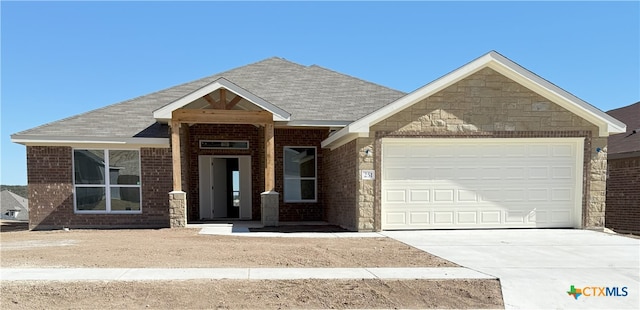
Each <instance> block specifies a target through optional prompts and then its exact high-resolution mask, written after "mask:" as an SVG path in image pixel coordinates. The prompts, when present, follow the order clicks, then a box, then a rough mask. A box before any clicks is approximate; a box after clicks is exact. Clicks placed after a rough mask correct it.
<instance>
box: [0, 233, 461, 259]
mask: <svg viewBox="0 0 640 310" xmlns="http://www.w3.org/2000/svg"><path fill="white" fill-rule="evenodd" d="M198 231H199V230H198V229H158V230H149V229H144V230H143V229H140V230H71V231H62V230H57V231H15V232H3V233H1V234H0V240H1V241H0V248H1V254H2V261H1V263H0V264H1V266H2V267H92V268H96V267H97V268H107V267H110V268H145V267H158V268H160V267H162V268H172V267H185V268H186V267H191V268H205V267H206V268H215V267H414V266H419V267H455V266H456V265H455V264H453V263H451V262H448V261H446V260H443V259H441V258H439V257H437V256H433V255H430V254H428V253H425V252H422V251H420V250H418V249H415V248H413V247H410V246H407V245H405V244H403V243H400V242H397V241H395V240H392V239H388V238H313V239H310V238H304V239H299V238H271V237H269V238H253V237H231V236H214V235H199V234H198Z"/></svg>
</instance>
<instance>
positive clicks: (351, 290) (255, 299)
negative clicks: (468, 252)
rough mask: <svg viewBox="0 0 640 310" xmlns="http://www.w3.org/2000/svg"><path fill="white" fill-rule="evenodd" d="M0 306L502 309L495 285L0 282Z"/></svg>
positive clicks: (490, 282)
mask: <svg viewBox="0 0 640 310" xmlns="http://www.w3.org/2000/svg"><path fill="white" fill-rule="evenodd" d="M0 287H1V288H2V297H1V299H0V300H1V301H2V304H1V306H2V308H3V309H71V308H72V309H96V308H112V309H376V308H377V309H397V308H403V309H427V308H438V309H442V308H448V309H465V308H466V309H479V308H492V309H496V308H504V306H503V303H502V295H501V291H500V283H499V281H498V280H448V281H433V280H403V281H396V280H371V279H367V280H332V281H327V280H290V281H239V280H216V281H166V282H74V283H62V282H53V283H52V282H19V283H18V282H9V283H5V282H3V283H1V284H0Z"/></svg>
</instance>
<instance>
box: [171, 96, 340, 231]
mask: <svg viewBox="0 0 640 310" xmlns="http://www.w3.org/2000/svg"><path fill="white" fill-rule="evenodd" d="M239 92H240V91H230V90H227V89H226V88H222V87H221V88H218V89H215V90H213V91H211V92H209V93H207V94H206V95H203V96H202V97H199V98H197V99H192V101H191V102H186V103H183V105H181V106H176V107H173V108H174V109H173V110H171V111H170V114H169V115H170V119H167V120H166V121H167V123H168V124H169V126H170V130H171V153H172V174H173V180H172V182H173V191H172V192H171V193H170V194H169V198H170V199H169V203H170V205H169V217H170V219H169V220H170V226H171V227H185V226H186V225H187V224H188V223H189V224H190V223H196V222H200V221H217V220H223V221H230V220H232V221H238V220H244V221H256V220H259V221H260V223H261V224H262V225H263V226H278V225H279V224H280V221H282V220H283V219H284V220H285V221H286V220H289V221H308V220H311V221H315V220H322V219H323V211H322V209H321V207H320V206H321V198H320V197H319V196H320V195H319V194H318V189H319V187H320V185H319V182H320V180H319V179H320V178H319V177H318V163H317V157H318V152H321V150H320V143H321V141H322V140H323V139H324V138H326V136H327V135H328V129H327V128H297V129H295V130H294V129H290V128H286V123H284V122H282V123H280V125H279V128H278V129H276V128H275V127H276V120H282V119H283V118H284V116H286V114H285V113H286V112H284V113H282V112H279V111H277V109H273V110H267V108H269V107H268V106H266V105H265V107H264V108H263V107H262V106H258V105H256V104H254V103H253V102H252V101H250V100H247V99H246V98H244V97H242V96H240V95H238V94H237V93H239ZM258 108H260V109H258ZM160 112H162V111H160ZM160 112H159V114H160ZM166 112H167V111H165V112H164V113H165V114H166ZM277 113H280V114H277ZM276 136H278V141H279V143H278V145H276V138H275V137H276ZM297 145H304V146H305V147H303V148H295V147H292V146H297ZM308 152H310V153H309V154H307V153H308ZM285 153H286V154H285ZM291 154H294V155H291ZM292 156H293V157H295V156H297V157H300V158H298V159H301V158H302V157H307V160H313V161H312V164H310V165H307V166H309V168H306V169H305V171H308V172H304V173H307V175H305V178H302V177H300V173H301V172H300V168H299V167H296V169H297V170H296V173H297V174H298V175H297V176H298V178H297V180H293V181H292V180H289V182H288V185H287V186H288V188H289V190H288V191H287V192H288V196H287V197H283V196H281V193H283V192H284V191H285V184H284V183H285V181H284V179H285V176H284V174H286V172H285V171H284V170H286V169H285V162H286V163H290V161H291V160H288V161H287V158H290V157H292ZM303 179H304V180H303ZM291 182H293V183H296V182H297V184H292V183H291ZM294 185H295V186H297V187H299V189H298V190H293V188H294V187H295V186H294ZM305 195H306V196H305ZM303 196H304V197H303ZM283 204H284V207H285V208H284V214H283V212H282V211H283V210H282V209H281V208H282V206H283ZM249 223H250V222H249Z"/></svg>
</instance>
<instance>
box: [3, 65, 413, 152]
mask: <svg viewBox="0 0 640 310" xmlns="http://www.w3.org/2000/svg"><path fill="white" fill-rule="evenodd" d="M220 81H225V83H227V82H228V83H230V84H233V85H235V86H237V87H236V88H235V90H236V91H240V90H241V91H246V92H247V93H249V94H251V95H253V96H254V97H255V98H258V99H260V100H262V101H261V103H263V104H264V103H268V105H267V108H269V107H271V108H273V107H275V108H277V112H278V113H280V114H281V116H286V117H288V120H289V121H291V123H292V124H299V123H304V122H305V121H312V122H311V123H313V122H315V123H322V122H326V123H328V124H336V123H337V124H342V126H344V125H346V124H348V123H350V122H353V121H354V120H356V119H359V118H361V117H363V116H364V115H367V114H369V113H371V112H373V111H375V110H377V109H379V108H381V107H383V106H384V105H386V104H388V103H389V102H392V101H394V100H396V99H398V98H399V97H401V96H403V95H404V93H403V92H400V91H397V90H393V89H390V88H387V87H384V86H380V85H377V84H373V83H370V82H366V81H363V80H361V79H357V78H354V77H351V76H348V75H344V74H340V73H337V72H335V71H331V70H328V69H325V68H322V67H319V66H316V65H312V66H303V65H299V64H296V63H293V62H290V61H287V60H285V59H282V58H275V57H274V58H269V59H266V60H263V61H260V62H257V63H254V64H250V65H247V66H243V67H239V68H236V69H233V70H229V71H226V72H222V73H219V74H216V75H212V76H209V77H206V78H202V79H199V80H196V81H192V82H189V83H186V84H182V85H178V86H175V87H171V88H168V89H165V90H161V91H158V92H155V93H152V94H148V95H145V96H141V97H138V98H134V99H131V100H127V101H124V102H121V103H117V104H114V105H110V106H107V107H104V108H100V109H97V110H93V111H89V112H86V113H83V114H80V115H76V116H72V117H69V118H66V119H63V120H60V121H56V122H53V123H49V124H45V125H42V126H39V127H36V128H33V129H29V130H26V131H22V132H19V133H16V134H14V135H12V140H13V141H14V142H17V143H50V142H52V141H53V142H58V143H63V142H74V141H76V142H84V143H91V142H93V143H109V142H113V143H136V144H144V143H151V144H153V143H168V140H167V139H166V138H167V137H168V129H167V126H166V124H161V123H159V122H158V121H157V119H156V118H154V111H158V110H160V109H162V108H163V107H165V106H167V105H171V104H172V103H175V102H179V101H180V100H181V99H182V98H185V97H189V95H192V94H194V93H198V91H199V90H200V91H202V89H205V90H206V89H207V88H211V85H212V84H215V83H216V82H220ZM222 86H224V85H222ZM214 88H215V87H213V88H211V89H214ZM231 90H232V91H233V90H234V88H233V87H232V89H231ZM245 95H246V94H245ZM192 96H193V95H192ZM286 117H283V118H285V119H286ZM143 138H144V139H143ZM150 138H159V139H157V140H153V139H150Z"/></svg>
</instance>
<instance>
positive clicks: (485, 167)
mask: <svg viewBox="0 0 640 310" xmlns="http://www.w3.org/2000/svg"><path fill="white" fill-rule="evenodd" d="M424 140H425V142H424V144H416V143H408V146H407V145H403V143H402V142H393V143H387V142H386V141H385V140H383V144H382V145H383V149H382V154H383V159H382V160H383V163H382V168H383V170H382V171H383V175H382V190H381V192H382V213H383V216H382V218H383V223H382V228H383V229H423V228H493V227H495V228H499V227H573V226H576V225H578V224H575V223H579V219H577V217H579V213H577V212H579V210H577V208H578V207H579V203H580V200H581V199H580V198H579V197H580V196H579V194H578V193H579V191H577V189H576V188H577V186H578V184H580V183H579V182H578V181H577V180H579V179H581V178H582V176H581V174H582V173H581V170H578V168H577V167H576V166H577V165H578V163H579V162H580V161H579V159H580V157H581V156H582V154H581V153H582V152H581V151H579V152H578V149H581V143H577V142H576V140H574V141H572V142H570V143H568V142H558V143H555V142H548V141H547V142H545V143H538V141H536V139H529V140H530V141H529V140H528V141H526V142H518V143H515V144H512V145H510V144H509V143H496V142H492V143H486V144H482V143H479V144H477V145H476V144H473V143H471V144H465V143H467V142H468V141H465V143H461V145H451V144H447V143H431V140H432V139H424ZM435 140H438V139H435ZM458 140H459V141H462V140H465V139H462V140H460V139H458ZM458 140H456V141H455V142H456V143H457V141H458ZM469 140H475V141H474V142H476V141H478V140H501V141H503V140H502V139H469ZM520 140H526V139H520ZM480 142H481V141H480ZM396 147H397V148H396ZM398 149H402V150H404V151H410V152H411V153H408V154H410V155H404V156H403V155H402V152H400V151H398ZM390 150H394V151H391V152H390V154H392V155H393V156H386V154H387V153H388V152H389V151H390ZM460 152H462V153H463V154H460ZM473 152H476V153H475V154H474V153H473ZM418 153H420V154H418ZM580 169H581V168H580ZM578 172H580V173H578ZM576 210H577V211H576ZM387 213H388V214H387ZM400 214H402V215H400ZM390 221H391V222H390Z"/></svg>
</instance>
